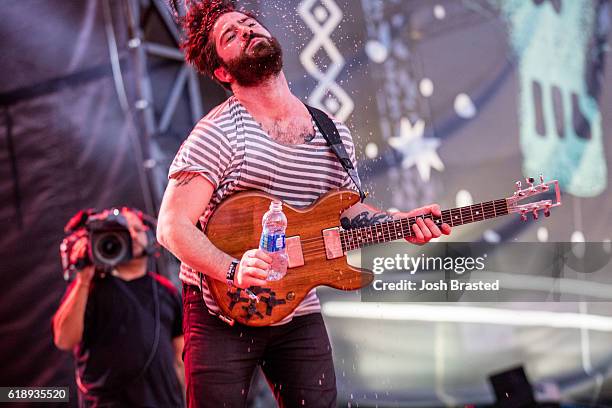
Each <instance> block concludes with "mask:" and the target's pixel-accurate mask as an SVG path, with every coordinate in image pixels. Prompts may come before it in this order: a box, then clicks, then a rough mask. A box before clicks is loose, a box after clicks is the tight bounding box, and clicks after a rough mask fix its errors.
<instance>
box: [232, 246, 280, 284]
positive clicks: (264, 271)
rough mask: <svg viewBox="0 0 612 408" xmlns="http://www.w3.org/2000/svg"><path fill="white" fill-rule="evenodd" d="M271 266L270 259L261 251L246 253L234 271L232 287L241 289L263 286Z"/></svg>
mask: <svg viewBox="0 0 612 408" xmlns="http://www.w3.org/2000/svg"><path fill="white" fill-rule="evenodd" d="M271 265H272V257H271V256H270V255H268V254H267V253H265V252H264V251H262V250H261V249H250V250H248V251H246V252H245V253H244V254H243V255H242V258H241V259H240V263H239V264H238V268H237V269H236V275H235V276H234V285H236V286H237V287H239V288H243V289H244V288H248V287H249V286H265V284H266V278H267V277H268V272H269V270H270V266H271Z"/></svg>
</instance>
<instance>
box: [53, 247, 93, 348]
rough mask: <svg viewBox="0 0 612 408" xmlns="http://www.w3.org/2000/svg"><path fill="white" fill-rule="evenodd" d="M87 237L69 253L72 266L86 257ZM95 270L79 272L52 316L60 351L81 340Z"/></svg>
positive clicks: (90, 267)
mask: <svg viewBox="0 0 612 408" xmlns="http://www.w3.org/2000/svg"><path fill="white" fill-rule="evenodd" d="M87 245H88V237H87V236H83V237H81V238H80V239H79V240H78V241H76V242H75V243H74V245H73V247H72V251H71V253H70V262H72V264H73V265H74V264H75V263H76V261H77V260H78V259H83V258H84V257H86V256H87V252H86V251H87ZM94 275H95V268H94V266H93V265H89V266H86V267H84V268H83V269H81V270H79V271H78V273H77V276H76V280H75V281H74V283H73V285H72V286H71V289H70V291H69V293H68V294H67V295H66V297H65V299H64V301H63V302H62V304H61V305H60V307H59V309H58V310H57V312H55V315H54V316H53V341H54V343H55V345H56V346H57V347H58V348H59V349H61V350H70V349H72V348H73V347H74V346H76V345H77V344H78V343H79V342H80V341H81V339H82V338H83V327H84V319H85V308H86V307H87V299H88V297H89V290H90V286H91V281H92V280H93V277H94Z"/></svg>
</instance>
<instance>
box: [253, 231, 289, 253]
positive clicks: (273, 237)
mask: <svg viewBox="0 0 612 408" xmlns="http://www.w3.org/2000/svg"><path fill="white" fill-rule="evenodd" d="M259 248H261V249H263V250H264V251H266V252H277V251H280V250H281V249H284V248H285V234H266V233H265V232H264V233H263V234H261V241H260V242H259Z"/></svg>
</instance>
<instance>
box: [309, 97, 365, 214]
mask: <svg viewBox="0 0 612 408" xmlns="http://www.w3.org/2000/svg"><path fill="white" fill-rule="evenodd" d="M306 108H307V109H308V112H310V114H311V115H312V118H313V119H314V121H315V123H316V124H317V127H318V128H319V131H320V132H321V134H322V135H323V137H324V138H325V141H327V144H328V145H329V147H330V148H331V150H332V152H334V154H335V155H336V157H338V160H339V161H340V164H341V165H342V167H343V168H344V170H346V172H347V173H348V175H349V177H350V178H351V180H353V183H354V184H355V187H357V190H358V191H359V195H360V196H361V201H362V202H363V200H364V199H365V197H366V194H365V193H364V192H363V189H362V188H361V181H360V180H359V175H358V174H357V170H356V169H355V166H353V162H352V161H351V158H350V157H349V155H348V153H347V151H346V148H345V147H344V144H343V143H342V139H341V138H340V133H339V132H338V128H337V127H336V124H335V123H334V122H333V121H332V120H331V119H330V117H329V116H327V114H326V113H325V112H323V111H322V110H319V109H317V108H313V107H312V106H309V105H306Z"/></svg>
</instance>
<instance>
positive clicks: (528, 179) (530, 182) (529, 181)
mask: <svg viewBox="0 0 612 408" xmlns="http://www.w3.org/2000/svg"><path fill="white" fill-rule="evenodd" d="M525 181H526V182H527V184H529V187H530V188H533V182H534V180H533V177H526V178H525Z"/></svg>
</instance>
